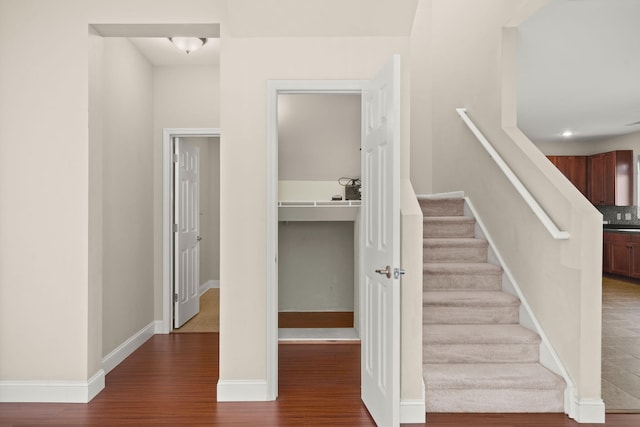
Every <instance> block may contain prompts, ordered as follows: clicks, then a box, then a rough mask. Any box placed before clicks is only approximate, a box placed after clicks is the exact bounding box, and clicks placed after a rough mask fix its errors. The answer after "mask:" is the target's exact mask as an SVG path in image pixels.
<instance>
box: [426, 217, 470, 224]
mask: <svg viewBox="0 0 640 427" xmlns="http://www.w3.org/2000/svg"><path fill="white" fill-rule="evenodd" d="M422 221H423V222H424V223H425V224H475V223H476V220H475V219H473V217H470V216H425V217H424V218H423V219H422Z"/></svg>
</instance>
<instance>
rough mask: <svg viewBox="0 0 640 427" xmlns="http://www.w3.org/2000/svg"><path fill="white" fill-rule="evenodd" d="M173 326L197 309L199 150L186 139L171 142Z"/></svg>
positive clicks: (181, 322) (187, 317)
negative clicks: (173, 230)
mask: <svg viewBox="0 0 640 427" xmlns="http://www.w3.org/2000/svg"><path fill="white" fill-rule="evenodd" d="M174 146H175V154H177V160H178V161H177V163H176V164H175V178H174V179H175V187H174V188H175V190H174V198H175V214H174V218H175V222H176V224H177V231H176V232H175V233H174V236H175V240H174V258H175V260H174V266H175V267H174V272H175V273H174V274H175V276H174V295H175V297H174V308H173V310H174V314H173V318H174V327H175V328H179V327H181V326H182V325H184V324H185V323H186V322H187V321H188V320H189V319H191V318H192V317H193V316H195V315H196V314H198V312H199V311H200V298H199V291H200V244H199V241H200V236H199V234H200V149H199V148H198V147H197V146H196V145H195V144H193V143H190V142H189V141H188V140H187V139H184V138H182V139H181V138H176V139H175V141H174Z"/></svg>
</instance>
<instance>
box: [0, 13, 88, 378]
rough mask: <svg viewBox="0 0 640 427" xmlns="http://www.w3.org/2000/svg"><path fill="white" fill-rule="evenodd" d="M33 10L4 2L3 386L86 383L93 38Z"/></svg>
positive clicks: (57, 16)
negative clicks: (5, 383) (9, 383)
mask: <svg viewBox="0 0 640 427" xmlns="http://www.w3.org/2000/svg"><path fill="white" fill-rule="evenodd" d="M35 3H36V4H34V2H30V3H25V2H17V1H8V0H2V1H0V64H1V66H0V67H1V68H0V93H2V96H1V97H0V200H1V202H0V204H1V205H2V207H1V208H0V349H2V350H1V351H0V380H50V381H55V380H86V379H87V375H88V374H87V372H88V371H89V370H90V369H91V370H93V369H94V368H95V367H96V363H95V361H91V362H89V361H88V345H89V343H88V325H89V322H88V315H89V316H91V314H92V313H88V310H87V308H88V301H89V286H88V276H89V271H88V255H89V254H88V236H87V235H88V227H89V224H88V209H89V185H88V158H89V147H88V144H87V140H88V126H87V124H88V105H87V104H88V99H89V96H88V90H89V84H88V56H87V55H88V53H87V51H88V49H87V47H88V33H87V26H86V25H84V26H74V25H65V24H68V23H71V22H76V23H77V22H82V19H83V14H82V9H83V8H82V7H80V8H77V9H76V8H75V7H73V5H69V4H68V3H69V2H66V3H65V5H64V6H63V5H61V4H59V3H53V2H47V1H40V2H35ZM76 3H79V2H76ZM61 23H62V25H61ZM53 35H55V36H53ZM15 40H22V42H21V43H15ZM26 313H30V314H33V313H37V315H29V316H26V315H25V314H26ZM18 319H19V321H18ZM93 320H96V319H95V318H92V321H93ZM17 324H19V327H17ZM93 324H94V325H95V323H93ZM94 344H95V343H94ZM96 356H99V355H96V354H94V357H96ZM95 372H96V371H95V370H94V371H93V372H91V375H93V374H94V373H95Z"/></svg>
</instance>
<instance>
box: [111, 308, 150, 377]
mask: <svg viewBox="0 0 640 427" xmlns="http://www.w3.org/2000/svg"><path fill="white" fill-rule="evenodd" d="M161 326H162V322H161V321H159V320H156V321H153V322H151V323H149V324H148V325H147V326H145V327H144V328H142V329H140V330H139V331H138V332H136V333H135V334H133V335H132V336H131V337H129V339H127V340H126V341H125V342H123V343H122V344H120V345H119V346H118V347H116V348H115V350H113V351H112V352H111V353H109V354H107V355H106V356H105V357H104V358H103V359H102V369H103V370H104V372H105V373H107V374H108V373H109V372H111V371H112V370H113V368H115V367H116V366H118V365H119V364H120V363H122V361H123V360H124V359H126V358H127V357H129V356H130V355H131V353H133V352H134V351H136V350H137V349H138V348H140V346H141V345H142V344H144V343H145V342H147V340H148V339H149V338H151V337H152V336H153V335H154V334H155V333H156V329H158V327H161Z"/></svg>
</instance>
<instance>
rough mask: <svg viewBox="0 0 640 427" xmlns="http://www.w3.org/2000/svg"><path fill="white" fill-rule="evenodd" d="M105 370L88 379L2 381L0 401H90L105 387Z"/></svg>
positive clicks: (0, 383) (0, 382)
mask: <svg viewBox="0 0 640 427" xmlns="http://www.w3.org/2000/svg"><path fill="white" fill-rule="evenodd" d="M104 377H105V372H104V370H102V369H101V370H100V371H98V372H97V373H96V374H95V375H94V376H93V377H91V378H89V379H88V380H87V381H0V402H5V403H8V402H11V403H17V402H20V403H27V402H29V403H88V402H90V401H91V399H93V398H94V397H95V396H96V395H97V394H98V393H100V391H102V389H104Z"/></svg>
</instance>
